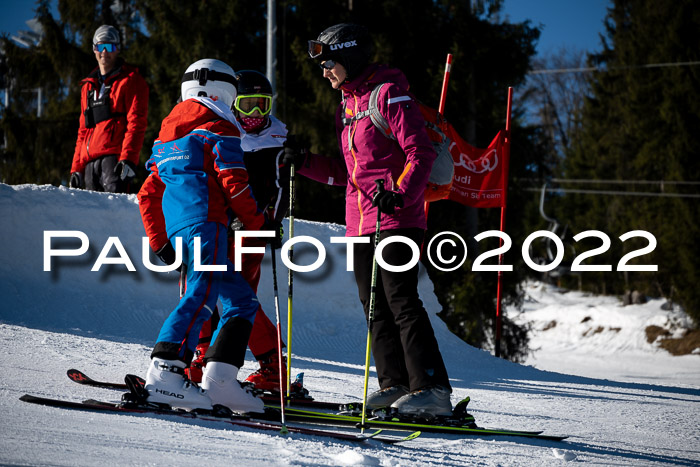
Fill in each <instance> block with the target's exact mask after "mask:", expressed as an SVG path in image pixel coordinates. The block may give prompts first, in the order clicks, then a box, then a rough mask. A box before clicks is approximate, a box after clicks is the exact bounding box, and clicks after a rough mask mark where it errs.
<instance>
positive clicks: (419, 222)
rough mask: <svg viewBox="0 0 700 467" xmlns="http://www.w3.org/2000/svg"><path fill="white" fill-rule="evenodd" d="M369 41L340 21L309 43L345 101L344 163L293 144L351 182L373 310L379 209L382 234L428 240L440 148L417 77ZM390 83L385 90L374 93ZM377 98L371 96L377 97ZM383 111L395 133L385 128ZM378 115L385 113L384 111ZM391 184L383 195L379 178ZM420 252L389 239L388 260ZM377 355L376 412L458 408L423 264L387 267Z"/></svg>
mask: <svg viewBox="0 0 700 467" xmlns="http://www.w3.org/2000/svg"><path fill="white" fill-rule="evenodd" d="M370 42H371V40H370V37H369V35H368V34H367V30H366V29H365V28H364V27H362V26H359V25H354V24H346V23H344V24H338V25H335V26H331V27H330V28H328V29H326V30H325V31H323V32H322V33H321V34H320V35H319V37H318V39H317V40H313V41H309V55H310V56H311V58H312V59H314V60H316V61H317V62H318V64H319V65H320V66H321V67H322V68H323V76H324V78H326V79H328V80H329V82H330V84H331V86H332V87H333V88H334V89H338V90H340V91H341V92H342V95H343V99H342V102H341V104H340V105H339V106H338V110H337V111H336V130H337V136H338V145H339V147H340V150H341V153H342V154H343V160H339V159H331V158H326V157H323V156H319V155H315V154H306V153H304V152H303V151H300V150H299V149H298V148H295V147H287V148H286V149H285V152H286V154H285V159H286V161H287V163H289V162H291V161H294V162H295V167H299V169H298V171H299V173H301V174H302V175H304V176H306V177H308V178H312V179H314V180H316V181H319V182H321V183H326V184H329V185H345V186H346V200H345V216H346V224H347V233H346V235H347V236H366V237H370V238H369V239H368V240H370V241H367V242H366V243H361V244H356V245H354V248H353V267H354V273H355V280H356V282H357V286H358V291H359V295H360V301H361V302H362V305H363V307H364V310H365V314H366V316H369V307H370V294H371V290H370V289H371V287H370V284H371V272H372V264H373V260H374V243H373V241H372V237H374V233H375V228H376V220H377V210H379V211H380V212H381V233H380V239H385V238H388V237H392V236H402V237H407V238H408V239H410V240H411V241H413V242H414V243H415V244H416V245H418V246H420V245H421V243H422V242H423V236H424V233H425V229H426V219H425V210H424V205H423V201H424V195H425V188H426V185H427V183H428V177H429V174H430V170H431V168H432V165H433V162H434V160H435V158H436V157H437V156H436V153H435V150H434V149H433V146H432V144H431V142H430V140H429V138H428V135H427V133H426V131H425V121H424V119H423V116H422V114H421V112H420V109H419V107H418V104H417V103H416V101H415V100H414V99H413V97H412V96H411V94H410V93H409V92H408V81H407V80H406V77H405V76H404V74H403V73H402V72H401V71H400V70H398V69H395V68H390V67H387V66H384V65H378V64H369V56H370ZM380 85H381V88H380V89H379V91H378V94H377V95H376V97H377V98H376V107H375V103H374V101H373V100H372V99H371V96H372V94H373V93H372V91H373V90H374V89H375V88H377V87H378V86H380ZM370 101H372V102H370ZM374 108H376V110H377V111H378V113H379V114H380V115H381V117H383V119H384V120H386V122H387V124H388V125H387V127H388V131H387V132H385V131H383V130H380V129H379V126H376V125H375V124H374V123H373V121H372V118H370V114H371V113H372V110H373V109H374ZM375 117H376V115H375ZM378 179H380V180H383V181H384V188H385V190H384V191H382V192H378V189H377V185H376V184H375V180H378ZM412 256H413V252H412V251H411V249H410V247H409V246H408V245H407V244H406V243H402V242H392V243H388V244H387V245H386V247H385V248H384V250H383V252H382V258H383V259H384V261H386V262H387V263H388V264H392V265H405V264H406V263H407V262H408V260H409V259H410V258H411V257H412ZM373 311H374V319H373V321H372V323H371V326H372V328H371V330H372V353H373V356H374V361H375V364H376V368H377V375H378V377H379V387H380V389H379V390H378V391H375V392H374V393H372V394H371V395H369V396H368V398H367V407H368V408H369V409H370V410H371V409H377V408H383V407H389V406H391V407H392V408H393V409H396V410H397V411H398V412H399V413H400V414H406V415H434V416H446V415H451V414H452V405H451V402H450V393H451V391H452V390H451V387H450V383H449V378H448V376H447V370H446V369H445V364H444V362H443V359H442V356H441V354H440V350H439V348H438V344H437V341H436V339H435V335H434V333H433V328H432V326H431V324H430V319H429V318H428V314H427V313H426V311H425V309H424V308H423V303H422V302H421V300H420V298H419V296H418V266H417V265H416V266H415V267H413V268H411V269H410V270H408V271H404V272H395V271H388V270H385V269H383V268H381V267H379V269H378V277H377V288H376V302H375V304H374V310H373Z"/></svg>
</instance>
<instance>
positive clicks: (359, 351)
mask: <svg viewBox="0 0 700 467" xmlns="http://www.w3.org/2000/svg"><path fill="white" fill-rule="evenodd" d="M0 216H1V218H2V222H0V240H1V241H0V257H1V258H2V262H0V291H1V292H2V295H1V296H2V305H0V354H2V355H3V358H2V359H0V371H1V372H2V374H3V376H4V377H3V383H2V384H1V385H0V430H1V431H0V464H3V465H70V466H74V465H98V464H100V465H145V464H148V465H178V466H185V465H381V466H394V465H524V466H537V467H539V466H541V465H564V464H566V463H568V462H577V463H582V464H586V465H589V464H590V465H633V466H638V465H699V464H700V355H697V354H692V355H687V356H683V357H672V356H671V355H670V354H668V353H666V352H665V351H663V350H661V349H659V348H658V345H657V344H656V343H648V342H647V341H646V336H645V333H644V329H645V327H646V326H648V325H650V324H655V325H659V326H662V327H667V328H669V329H675V328H676V327H677V326H678V325H680V324H682V323H683V321H684V320H685V319H686V318H685V317H684V315H683V314H682V312H680V311H677V310H675V311H673V310H672V311H663V310H662V309H661V305H662V303H661V302H660V301H651V302H649V303H647V304H645V305H636V306H628V307H622V306H621V304H620V302H619V300H617V299H615V298H610V297H596V296H590V295H586V294H582V293H579V292H572V291H569V292H567V291H564V290H559V289H556V288H553V287H551V286H547V285H544V284H542V283H537V282H531V283H525V284H523V288H524V290H525V292H526V294H527V295H526V296H527V300H526V302H525V305H524V308H523V310H522V311H518V310H507V312H508V314H509V316H510V317H511V318H513V319H515V320H517V321H519V322H521V323H523V324H528V325H529V326H530V327H531V329H532V348H533V352H532V354H531V356H530V357H529V359H528V360H527V361H526V364H525V365H518V364H514V363H511V362H507V361H504V360H501V359H497V358H494V357H493V356H492V355H491V354H490V353H488V352H485V351H482V350H478V349H475V348H473V347H470V346H469V345H467V344H465V343H464V342H462V341H460V340H459V339H458V338H457V337H455V336H454V335H452V334H451V333H450V332H449V331H448V330H447V328H446V326H445V325H444V324H443V322H442V321H441V320H440V319H439V318H438V317H437V316H436V313H437V312H438V311H439V310H440V306H439V304H438V301H437V298H436V297H435V295H434V293H433V287H432V284H431V282H430V280H429V279H428V277H427V274H425V273H422V274H421V283H420V293H421V297H422V299H423V301H424V304H425V307H426V309H427V310H428V313H429V314H430V317H431V320H432V323H433V326H434V328H435V333H436V336H437V338H438V341H439V343H440V347H441V349H442V352H443V356H444V358H445V361H446V364H447V368H448V371H449V374H450V378H451V382H452V385H453V389H454V392H453V394H452V401H453V403H456V402H458V401H459V400H461V399H462V398H464V397H466V396H467V395H468V396H470V397H471V403H470V411H471V412H472V413H473V414H474V416H475V417H476V420H477V422H478V423H479V424H480V425H481V426H485V427H499V428H511V429H523V430H534V429H541V430H544V431H545V433H547V434H555V435H569V438H568V439H567V440H566V441H564V442H555V441H545V440H529V439H520V438H512V437H505V438H495V437H461V436H455V435H436V434H429V433H424V434H423V435H421V436H420V437H419V438H418V439H416V440H413V441H410V442H407V443H404V444H402V445H394V446H387V445H384V444H381V443H379V442H376V441H368V442H365V443H363V444H360V445H357V444H353V443H350V442H342V441H334V440H329V439H325V438H317V437H311V436H302V435H295V434H292V435H287V436H283V435H279V434H276V433H269V432H259V431H255V430H251V429H245V428H235V427H231V426H227V425H224V424H222V423H216V422H204V421H197V420H184V419H181V418H172V417H166V416H154V415H147V414H145V415H121V414H108V413H95V412H83V411H75V410H66V409H57V408H50V407H42V406H37V405H32V404H27V403H24V402H21V401H19V397H20V396H21V395H22V394H25V393H30V394H34V395H38V396H44V397H57V398H64V399H68V400H73V401H81V400H83V399H87V398H95V399H102V400H117V399H118V397H119V394H118V393H117V392H115V391H110V390H106V389H97V388H90V387H84V386H80V385H77V384H75V383H73V382H71V381H69V380H68V378H67V377H66V376H65V373H66V370H68V369H69V368H78V369H81V370H83V371H85V372H86V373H87V374H88V375H90V376H92V377H93V378H95V379H101V380H110V381H120V380H121V379H122V378H123V375H125V374H126V373H138V374H143V373H144V372H145V370H146V366H147V363H148V359H149V353H150V350H151V346H152V345H153V343H154V340H155V338H156V336H157V334H158V330H159V329H160V326H161V324H162V322H163V320H164V319H165V317H166V316H167V314H168V313H169V312H170V311H171V310H172V308H173V306H174V305H175V303H176V302H177V300H178V293H177V291H178V286H177V274H176V273H155V272H151V271H149V270H147V269H146V268H145V266H144V264H143V260H142V251H143V247H142V238H143V237H144V236H145V233H144V230H143V226H142V224H141V220H140V217H139V212H138V206H137V201H136V198H135V196H134V195H112V194H104V193H92V192H87V191H81V190H72V189H66V188H56V187H52V186H36V185H20V186H8V185H2V184H0ZM294 228H295V236H301V235H308V236H311V237H314V238H316V239H318V240H320V241H321V242H322V243H323V245H324V248H325V250H326V252H327V257H326V260H325V262H324V264H323V266H322V267H321V268H320V269H319V270H317V271H314V272H308V273H295V276H294V283H295V287H294V306H293V322H292V325H293V342H292V345H291V354H292V367H293V371H294V373H299V372H303V373H304V384H305V386H306V387H307V388H308V389H309V390H310V391H311V394H312V395H313V396H314V397H315V398H317V399H319V400H327V401H338V402H344V401H349V400H358V399H360V398H361V395H362V387H363V373H364V352H365V339H366V325H365V323H364V318H363V314H362V311H361V308H360V305H359V300H358V298H357V290H356V287H355V284H354V280H353V276H352V273H350V272H347V271H346V268H345V265H346V255H345V247H343V246H342V245H338V244H331V243H330V238H331V237H334V236H343V235H344V227H342V226H338V225H331V224H321V223H314V222H307V221H302V220H297V221H296V222H295V226H294ZM285 230H287V224H286V222H285ZM49 231H79V232H83V233H84V234H85V235H86V236H87V238H88V239H89V247H88V249H87V252H85V253H84V254H82V255H80V256H73V257H67V256H65V257H54V258H52V259H50V261H48V263H47V264H45V263H46V261H45V259H46V258H45V256H46V254H47V252H48V250H49V249H50V248H53V249H62V250H69V249H73V250H76V249H78V248H79V247H80V246H81V241H80V240H79V239H78V238H77V237H74V238H63V239H61V238H54V239H53V241H52V242H51V243H50V244H48V245H47V244H46V243H45V236H46V234H45V232H49ZM110 237H116V238H117V239H118V243H119V244H121V245H123V247H124V251H125V252H126V254H127V256H128V259H129V261H130V262H132V263H133V265H134V268H135V269H136V271H134V272H130V271H129V270H128V268H127V266H126V265H125V264H124V263H125V260H124V257H123V255H120V252H119V251H118V247H117V246H116V241H115V240H114V239H113V238H112V239H110ZM105 245H111V246H110V247H109V248H108V250H109V251H107V252H105V255H106V256H105V255H102V252H103V248H104V247H105ZM294 251H295V263H297V264H300V265H304V264H311V263H313V261H315V259H316V257H317V254H318V253H317V252H316V249H315V248H314V247H312V246H310V245H303V244H298V245H297V246H295V250H294ZM146 252H147V253H148V250H147V249H146ZM277 254H279V252H278V253H277ZM109 258H116V261H115V262H116V263H118V264H110V262H109ZM150 259H151V261H152V262H153V263H155V264H158V262H157V259H155V257H154V256H153V255H151V256H150ZM96 263H97V264H98V265H99V264H102V266H101V267H100V268H99V270H98V271H95V272H93V271H91V269H93V267H94V266H95V265H96ZM270 265H271V262H270V260H269V252H268V257H267V258H266V260H265V262H264V263H263V276H262V281H261V284H260V288H259V297H260V299H261V301H262V303H263V307H264V309H265V310H266V312H267V313H268V316H270V317H271V319H272V320H273V322H274V316H275V313H274V310H275V308H274V300H273V296H272V295H273V294H272V285H271V284H272V279H271V277H272V275H271V267H270ZM277 265H278V271H277V274H278V278H279V282H280V297H283V300H281V306H282V310H281V312H282V317H283V318H282V327H283V334H284V335H285V336H286V333H287V330H286V329H287V310H286V302H287V301H286V297H287V288H286V282H287V280H286V278H287V269H286V268H285V267H284V265H283V264H282V262H281V261H278V262H277ZM45 266H46V267H47V268H50V270H49V271H46V270H45ZM660 267H663V265H661V266H660ZM494 292H495V291H494ZM255 369H257V364H256V362H254V361H253V358H252V356H251V355H250V354H249V355H248V358H247V361H246V364H245V366H244V367H243V369H242V371H241V377H245V375H247V374H248V373H250V372H252V371H254V370H255ZM369 389H370V390H374V389H377V382H376V374H375V373H374V368H372V371H371V378H370V388H369ZM387 434H389V435H391V434H397V432H387Z"/></svg>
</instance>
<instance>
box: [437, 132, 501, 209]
mask: <svg viewBox="0 0 700 467" xmlns="http://www.w3.org/2000/svg"><path fill="white" fill-rule="evenodd" d="M442 129H443V131H444V132H445V135H446V136H447V137H448V138H449V139H451V140H452V144H450V148H449V150H450V154H452V160H453V161H454V164H455V173H454V179H453V181H452V188H451V189H450V194H449V196H448V197H447V199H449V200H452V201H457V202H459V203H461V204H464V205H466V206H471V207H475V208H498V207H503V206H505V203H506V190H507V187H508V152H509V151H508V148H507V147H505V144H504V140H505V132H504V131H499V132H498V134H497V135H496V137H495V138H494V139H493V141H491V144H489V147H488V148H486V149H479V148H475V147H474V146H471V145H470V144H468V143H467V142H466V141H464V140H463V139H462V137H461V136H459V134H458V133H457V132H456V131H455V130H454V128H452V125H450V124H446V125H444V126H443V128H442Z"/></svg>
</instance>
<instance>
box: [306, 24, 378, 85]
mask: <svg viewBox="0 0 700 467" xmlns="http://www.w3.org/2000/svg"><path fill="white" fill-rule="evenodd" d="M371 50H372V44H371V39H370V37H369V33H368V32H367V28H365V27H364V26H360V25H358V24H352V23H341V24H336V25H335V26H331V27H329V28H328V29H326V30H325V31H323V32H322V33H321V34H319V35H318V39H316V40H315V41H314V40H311V41H309V56H310V57H311V58H312V59H314V60H317V61H319V62H323V61H326V60H335V61H336V62H339V63H340V64H341V65H343V66H344V67H345V70H346V71H347V73H348V78H349V79H352V78H355V77H357V76H358V75H359V74H360V73H361V72H362V70H364V69H365V68H366V67H367V65H368V64H369V60H370V55H371Z"/></svg>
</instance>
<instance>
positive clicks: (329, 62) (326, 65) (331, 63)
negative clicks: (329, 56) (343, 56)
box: [318, 60, 336, 70]
mask: <svg viewBox="0 0 700 467" xmlns="http://www.w3.org/2000/svg"><path fill="white" fill-rule="evenodd" d="M335 64H336V61H335V60H326V61H325V62H323V63H319V64H318V66H320V67H321V68H323V69H324V70H332V69H333V67H335Z"/></svg>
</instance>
